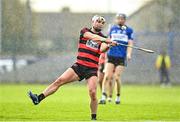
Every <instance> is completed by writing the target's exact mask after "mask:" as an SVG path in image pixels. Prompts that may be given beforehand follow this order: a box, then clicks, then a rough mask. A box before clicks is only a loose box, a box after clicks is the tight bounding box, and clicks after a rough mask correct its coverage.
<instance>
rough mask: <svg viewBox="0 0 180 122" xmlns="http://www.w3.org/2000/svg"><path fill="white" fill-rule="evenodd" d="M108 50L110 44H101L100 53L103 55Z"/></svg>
mask: <svg viewBox="0 0 180 122" xmlns="http://www.w3.org/2000/svg"><path fill="white" fill-rule="evenodd" d="M109 48H110V44H107V43H102V44H101V48H100V51H101V52H103V53H104V52H106V51H108V49H109Z"/></svg>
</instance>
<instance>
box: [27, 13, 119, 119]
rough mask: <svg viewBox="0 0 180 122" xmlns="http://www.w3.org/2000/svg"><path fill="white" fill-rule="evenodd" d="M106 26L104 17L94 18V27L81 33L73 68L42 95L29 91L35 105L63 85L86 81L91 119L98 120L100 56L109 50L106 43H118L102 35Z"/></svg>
mask: <svg viewBox="0 0 180 122" xmlns="http://www.w3.org/2000/svg"><path fill="white" fill-rule="evenodd" d="M104 24H105V19H104V18H103V17H102V16H98V15H96V16H94V17H93V18H92V27H91V28H86V27H85V28H83V29H82V30H81V32H80V38H79V46H78V56H77V61H76V63H74V65H73V66H72V67H71V68H68V69H67V70H66V71H65V72H64V73H63V74H62V75H61V76H60V77H59V78H57V79H56V80H55V81H54V82H53V83H51V84H50V85H49V86H48V87H47V88H46V89H45V90H44V91H43V92H42V93H41V94H39V95H37V94H33V93H32V92H31V91H29V93H28V94H29V97H30V98H31V100H32V102H33V103H34V104H35V105H37V104H39V103H40V102H41V101H42V100H43V99H44V98H46V97H48V96H49V95H51V94H53V93H55V92H56V91H57V90H58V89H59V88H60V87H61V86H62V85H65V84H67V83H71V82H74V81H77V80H79V81H81V80H83V79H86V80H87V84H88V88H89V96H90V99H91V102H90V109H91V119H92V120H96V112H97V97H96V88H97V80H98V78H97V70H98V63H99V56H100V53H101V52H104V51H106V50H107V49H108V48H109V47H108V46H107V44H106V43H110V44H112V45H116V42H114V41H111V40H110V39H107V38H105V36H104V35H103V34H102V33H101V30H102V28H103V27H104Z"/></svg>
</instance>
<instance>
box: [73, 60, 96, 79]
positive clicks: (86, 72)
mask: <svg viewBox="0 0 180 122" xmlns="http://www.w3.org/2000/svg"><path fill="white" fill-rule="evenodd" d="M71 68H72V69H73V70H74V72H75V73H76V74H77V75H78V77H79V81H81V80H83V79H88V78H90V77H92V76H97V70H98V69H96V68H89V67H86V66H83V65H81V64H78V63H74V64H73V65H72V67H71Z"/></svg>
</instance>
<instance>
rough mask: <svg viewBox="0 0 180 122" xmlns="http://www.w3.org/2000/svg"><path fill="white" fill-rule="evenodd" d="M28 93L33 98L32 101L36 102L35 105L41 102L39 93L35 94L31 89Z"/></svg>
mask: <svg viewBox="0 0 180 122" xmlns="http://www.w3.org/2000/svg"><path fill="white" fill-rule="evenodd" d="M28 95H29V97H30V99H31V100H32V102H33V103H34V105H37V104H39V99H38V95H37V94H33V93H32V92H31V91H29V92H28Z"/></svg>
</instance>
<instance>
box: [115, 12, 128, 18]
mask: <svg viewBox="0 0 180 122" xmlns="http://www.w3.org/2000/svg"><path fill="white" fill-rule="evenodd" d="M116 17H123V18H124V19H126V18H127V16H126V14H123V13H118V14H116Z"/></svg>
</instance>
